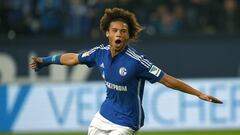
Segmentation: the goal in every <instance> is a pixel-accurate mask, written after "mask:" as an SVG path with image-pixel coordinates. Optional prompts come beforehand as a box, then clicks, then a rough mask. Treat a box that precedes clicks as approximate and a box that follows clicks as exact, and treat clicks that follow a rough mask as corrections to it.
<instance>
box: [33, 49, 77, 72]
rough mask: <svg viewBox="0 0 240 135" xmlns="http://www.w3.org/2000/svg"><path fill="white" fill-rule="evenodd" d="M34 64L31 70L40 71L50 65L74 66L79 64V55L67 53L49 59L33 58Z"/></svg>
mask: <svg viewBox="0 0 240 135" xmlns="http://www.w3.org/2000/svg"><path fill="white" fill-rule="evenodd" d="M32 60H33V62H32V63H31V64H30V68H31V69H33V70H35V71H39V70H40V69H41V68H43V67H45V66H48V65H50V64H58V65H68V66H74V65H76V64H79V61H78V54H77V53H65V54H62V55H53V56H48V57H36V56H32Z"/></svg>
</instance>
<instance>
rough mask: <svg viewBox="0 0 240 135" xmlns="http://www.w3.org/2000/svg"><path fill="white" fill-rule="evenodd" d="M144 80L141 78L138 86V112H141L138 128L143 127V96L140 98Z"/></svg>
mask: <svg viewBox="0 0 240 135" xmlns="http://www.w3.org/2000/svg"><path fill="white" fill-rule="evenodd" d="M141 82H142V80H141V79H139V81H138V87H137V96H138V112H139V114H138V115H139V116H138V128H140V127H141V119H142V108H141V98H140V89H141V84H142V83H141Z"/></svg>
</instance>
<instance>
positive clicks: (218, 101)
mask: <svg viewBox="0 0 240 135" xmlns="http://www.w3.org/2000/svg"><path fill="white" fill-rule="evenodd" d="M209 97H210V99H211V100H212V101H211V102H213V103H218V104H222V103H223V102H222V101H221V100H219V99H217V98H215V97H212V96H209Z"/></svg>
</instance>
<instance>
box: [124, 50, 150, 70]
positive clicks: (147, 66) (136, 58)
mask: <svg viewBox="0 0 240 135" xmlns="http://www.w3.org/2000/svg"><path fill="white" fill-rule="evenodd" d="M126 54H127V55H128V56H130V57H132V58H134V59H135V60H138V61H140V62H141V63H142V64H143V65H144V66H145V67H146V68H150V66H149V65H146V64H145V63H143V62H142V61H141V60H140V59H139V58H138V57H136V56H133V55H132V54H130V53H128V52H126Z"/></svg>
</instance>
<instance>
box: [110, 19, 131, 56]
mask: <svg viewBox="0 0 240 135" xmlns="http://www.w3.org/2000/svg"><path fill="white" fill-rule="evenodd" d="M106 36H107V38H108V40H109V44H110V46H111V49H113V50H114V51H115V52H120V51H121V50H123V49H124V48H125V46H126V43H127V41H128V39H129V32H128V25H127V24H126V23H124V22H122V21H114V22H111V23H110V26H109V29H108V30H107V31H106Z"/></svg>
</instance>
